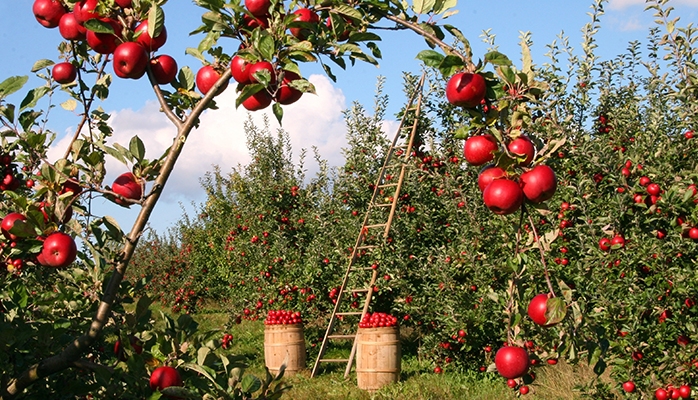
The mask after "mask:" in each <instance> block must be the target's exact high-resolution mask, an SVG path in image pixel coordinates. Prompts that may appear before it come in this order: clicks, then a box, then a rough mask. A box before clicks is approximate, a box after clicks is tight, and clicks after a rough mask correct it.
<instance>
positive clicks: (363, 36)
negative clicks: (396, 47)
mask: <svg viewBox="0 0 698 400" xmlns="http://www.w3.org/2000/svg"><path fill="white" fill-rule="evenodd" d="M349 41H350V42H366V41H374V42H380V41H381V37H380V36H378V35H376V34H375V33H371V32H357V33H354V34H352V35H351V36H349Z"/></svg>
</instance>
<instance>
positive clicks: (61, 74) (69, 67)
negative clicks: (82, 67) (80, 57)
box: [51, 62, 78, 85]
mask: <svg viewBox="0 0 698 400" xmlns="http://www.w3.org/2000/svg"><path fill="white" fill-rule="evenodd" d="M51 76H52V77H53V80H54V81H56V82H58V83H60V84H63V85H65V84H68V83H73V82H75V79H76V78H77V77H78V70H77V68H75V66H74V65H73V64H71V63H69V62H60V63H58V64H56V65H54V66H53V69H52V70H51Z"/></svg>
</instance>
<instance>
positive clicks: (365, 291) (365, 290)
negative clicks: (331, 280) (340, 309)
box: [349, 267, 373, 293]
mask: <svg viewBox="0 0 698 400" xmlns="http://www.w3.org/2000/svg"><path fill="white" fill-rule="evenodd" d="M368 268H369V269H373V268H371V267H368ZM369 290H370V289H366V288H364V289H350V290H349V292H352V293H367V292H368V291H369Z"/></svg>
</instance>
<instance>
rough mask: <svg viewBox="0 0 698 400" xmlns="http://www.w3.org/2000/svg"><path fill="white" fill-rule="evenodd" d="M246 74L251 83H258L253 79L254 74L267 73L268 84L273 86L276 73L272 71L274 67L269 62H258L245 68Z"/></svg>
mask: <svg viewBox="0 0 698 400" xmlns="http://www.w3.org/2000/svg"><path fill="white" fill-rule="evenodd" d="M246 70H247V74H248V75H249V79H250V82H251V83H258V82H259V80H258V79H257V78H256V77H255V73H257V72H259V71H267V72H269V79H270V80H269V84H270V85H273V84H275V83H276V72H275V71H274V65H272V63H270V62H269V61H258V62H256V63H254V64H250V65H248V66H247V68H246Z"/></svg>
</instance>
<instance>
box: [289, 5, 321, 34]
mask: <svg viewBox="0 0 698 400" xmlns="http://www.w3.org/2000/svg"><path fill="white" fill-rule="evenodd" d="M293 14H294V15H295V16H296V18H295V19H294V20H293V22H304V23H306V24H317V23H318V22H320V17H319V16H318V15H317V14H316V13H315V11H313V10H311V9H309V8H301V9H298V10H296V11H294V12H293ZM289 30H290V31H291V35H293V36H295V37H296V38H297V39H299V40H305V39H307V38H308V34H309V33H310V32H309V29H307V28H304V27H294V28H290V29H289ZM313 30H314V28H313Z"/></svg>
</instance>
